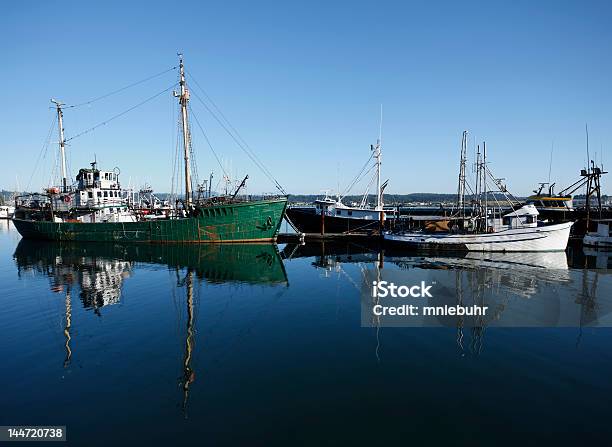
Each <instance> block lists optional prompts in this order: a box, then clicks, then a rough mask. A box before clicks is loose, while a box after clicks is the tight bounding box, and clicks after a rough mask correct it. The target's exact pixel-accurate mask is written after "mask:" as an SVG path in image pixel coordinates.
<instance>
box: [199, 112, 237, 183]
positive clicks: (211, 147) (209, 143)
mask: <svg viewBox="0 0 612 447" xmlns="http://www.w3.org/2000/svg"><path fill="white" fill-rule="evenodd" d="M189 112H190V113H191V116H193V119H194V120H195V122H196V124H197V125H198V127H199V128H200V130H201V131H202V135H204V139H205V140H206V143H207V144H208V147H210V150H211V151H212V153H213V155H214V156H215V159H216V160H217V163H218V164H219V167H220V168H221V170H222V171H223V174H224V175H225V176H226V177H227V178H229V175H228V173H227V172H225V169H224V168H223V164H222V163H221V160H220V159H219V156H218V155H217V153H216V152H215V149H214V148H213V146H212V144H211V142H210V140H209V139H208V136H207V135H206V132H205V131H204V127H202V125H201V124H200V120H198V117H197V116H196V114H195V113H193V110H192V109H191V106H189Z"/></svg>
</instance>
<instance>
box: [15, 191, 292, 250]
mask: <svg viewBox="0 0 612 447" xmlns="http://www.w3.org/2000/svg"><path fill="white" fill-rule="evenodd" d="M286 206H287V199H286V198H281V199H271V200H260V201H255V202H240V203H231V204H222V205H217V206H210V207H202V208H197V214H198V215H197V216H196V217H185V218H178V219H155V220H150V221H143V222H125V223H115V222H113V223H80V222H48V221H34V220H22V219H14V220H13V222H14V224H15V228H17V231H19V233H20V234H21V235H22V236H23V237H24V238H26V239H43V240H49V241H78V242H129V243H131V242H148V243H162V244H163V243H220V242H264V241H274V240H276V236H277V235H278V231H279V229H280V225H281V221H282V219H283V215H284V213H285V208H286Z"/></svg>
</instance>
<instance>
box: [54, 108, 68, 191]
mask: <svg viewBox="0 0 612 447" xmlns="http://www.w3.org/2000/svg"><path fill="white" fill-rule="evenodd" d="M51 102H52V103H53V104H55V108H56V110H57V125H58V127H59V148H60V158H61V164H62V166H61V168H62V192H66V190H67V178H66V139H65V138H64V114H63V112H62V106H63V105H64V104H63V103H61V102H59V101H57V100H55V99H51Z"/></svg>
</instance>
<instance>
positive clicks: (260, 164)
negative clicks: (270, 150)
mask: <svg viewBox="0 0 612 447" xmlns="http://www.w3.org/2000/svg"><path fill="white" fill-rule="evenodd" d="M189 78H190V79H192V80H193V81H194V83H195V84H196V85H197V86H198V87H199V88H200V90H201V91H202V93H204V95H205V96H206V98H207V99H208V100H209V101H210V103H211V104H212V105H213V107H214V108H215V109H216V110H217V111H218V112H219V114H220V115H221V116H222V117H223V119H224V120H225V121H226V123H227V126H226V125H225V124H224V123H223V121H222V120H221V119H219V117H218V116H217V115H216V114H215V113H214V112H213V111H212V110H211V109H210V107H208V105H207V104H206V102H204V100H203V99H202V98H201V97H200V96H199V95H198V94H197V93H196V92H195V91H193V90H192V91H191V93H193V94H194V96H195V97H196V99H197V100H198V101H200V102H201V103H202V105H203V106H204V107H205V108H206V110H208V112H209V113H210V114H211V115H212V117H213V118H214V119H215V120H216V121H217V122H218V123H219V125H220V126H221V127H222V128H223V130H225V132H227V134H228V135H229V136H230V137H231V138H232V139H233V140H234V142H235V143H236V144H237V145H238V147H239V148H240V149H242V150H243V152H244V153H245V154H246V155H247V156H248V157H249V158H250V159H251V161H252V162H253V163H254V164H255V166H257V167H258V168H259V169H260V170H261V171H262V172H263V173H264V175H265V176H266V177H267V178H268V180H270V181H271V182H272V183H273V184H274V186H275V187H276V189H278V190H279V191H280V192H281V193H283V194H285V195H286V194H287V192H286V191H285V190H284V188H283V187H282V186H281V185H280V183H279V182H278V181H277V180H276V178H274V176H273V175H272V173H271V172H270V170H269V169H268V168H267V167H266V166H265V165H264V163H263V162H262V161H261V160H259V158H258V157H257V155H256V154H255V152H254V151H253V150H252V149H251V148H250V146H249V145H248V143H247V142H246V141H245V140H244V138H242V137H241V136H240V134H239V133H238V131H237V130H236V129H235V128H234V126H232V124H231V123H230V122H229V120H228V119H227V118H226V117H225V115H223V112H221V110H220V109H219V107H217V105H216V104H215V103H214V101H213V100H212V99H210V96H209V95H208V94H207V93H206V91H205V90H204V89H203V88H202V86H201V85H200V84H199V83H198V81H197V80H196V79H194V77H193V76H191V75H189ZM228 127H229V128H231V129H232V131H233V133H232V131H230V129H228ZM234 134H235V135H234Z"/></svg>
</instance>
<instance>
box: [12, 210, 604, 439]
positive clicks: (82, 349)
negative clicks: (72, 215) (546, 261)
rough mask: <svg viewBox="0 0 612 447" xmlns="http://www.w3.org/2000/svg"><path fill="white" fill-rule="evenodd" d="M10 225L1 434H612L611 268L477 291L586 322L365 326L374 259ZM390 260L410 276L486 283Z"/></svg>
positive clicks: (500, 282)
mask: <svg viewBox="0 0 612 447" xmlns="http://www.w3.org/2000/svg"><path fill="white" fill-rule="evenodd" d="M0 227H1V232H0V283H1V284H2V288H3V290H2V294H1V295H0V305H1V309H2V310H1V312H0V351H1V358H2V367H1V368H0V383H2V388H1V389H2V392H1V398H0V425H11V424H20V425H25V424H28V425H29V424H33V425H66V426H67V434H68V441H69V444H70V445H87V446H91V445H176V444H186V443H192V442H198V443H200V444H208V445H338V444H366V443H368V444H369V443H373V442H389V443H392V444H403V445H407V444H415V445H441V444H444V445H470V446H473V445H517V444H518V443H520V445H536V444H539V445H569V444H576V443H580V444H581V445H582V444H584V443H587V442H599V443H600V444H601V445H607V444H608V443H609V439H610V436H611V435H612V425H611V424H610V420H611V419H610V418H611V416H612V411H611V410H610V405H609V401H610V398H611V397H612V382H611V379H610V377H612V349H611V346H612V330H611V329H609V328H606V327H600V326H604V325H606V324H608V323H607V322H608V321H609V315H608V313H607V307H606V306H607V302H606V301H605V298H606V295H608V294H609V293H610V290H611V289H610V282H611V280H610V276H609V275H608V274H607V272H606V271H605V270H596V269H590V270H581V269H577V268H569V269H567V271H563V269H560V270H561V271H563V272H562V274H561V276H562V278H561V279H559V277H557V276H554V275H553V277H547V276H546V275H544V276H542V273H541V271H539V273H533V274H529V272H530V270H529V267H524V268H520V269H518V270H517V271H520V274H515V273H513V272H514V270H512V269H510V270H505V268H502V269H497V270H495V271H496V272H497V273H491V274H490V275H489V274H485V275H484V276H475V278H481V280H482V284H484V285H486V287H487V290H489V293H492V294H497V295H495V296H504V297H506V298H507V301H504V302H508V303H515V304H513V305H508V309H514V308H516V306H518V305H519V304H520V303H537V302H541V301H546V300H547V299H548V298H553V295H554V296H555V297H556V296H557V295H559V296H565V295H567V296H573V295H575V297H574V298H571V299H572V300H573V302H574V305H575V306H577V308H579V309H580V312H579V313H578V314H577V315H578V316H579V318H577V320H576V321H575V324H574V325H573V327H572V326H570V327H563V328H502V327H495V325H494V324H492V325H491V327H488V326H487V327H484V328H468V327H465V328H463V329H461V330H459V329H458V328H457V327H428V328H414V327H413V328H386V327H371V328H366V327H362V325H361V324H362V322H361V317H362V315H361V313H362V310H361V303H362V300H363V296H362V295H363V294H362V290H361V286H362V281H363V278H364V272H368V271H370V272H371V271H372V269H373V268H376V269H379V268H380V265H379V263H380V255H379V254H378V253H377V252H372V250H370V249H363V250H359V249H355V247H352V248H351V249H347V248H343V247H340V248H338V247H334V248H333V249H331V250H330V249H329V248H325V247H320V246H315V247H309V246H307V247H301V248H300V247H290V246H287V247H284V246H281V247H278V249H277V247H275V246H267V245H263V246H248V247H241V246H237V247H234V248H226V247H220V248H219V247H192V248H181V247H178V248H177V247H121V246H117V247H108V246H95V245H93V246H92V245H82V246H58V245H54V244H43V243H33V244H26V243H23V242H22V243H20V238H19V235H18V234H17V233H16V232H15V231H14V229H13V228H12V227H11V226H10V224H8V223H7V222H0ZM277 250H278V251H277ZM382 258H383V261H384V266H383V269H384V271H391V272H393V271H406V272H409V273H408V274H410V275H415V276H414V277H415V278H417V277H420V276H419V275H423V274H424V273H427V274H429V273H431V272H435V273H436V275H446V274H448V275H451V276H452V277H456V274H457V272H460V273H461V274H464V273H465V275H468V276H469V275H472V276H469V278H472V277H474V276H473V275H481V274H482V272H485V271H488V270H487V268H488V267H485V266H482V265H480V267H479V266H478V264H477V265H476V267H475V266H474V265H465V264H462V263H461V262H459V261H457V262H454V261H452V260H451V261H448V260H447V261H448V262H446V261H444V260H440V259H423V257H415V256H412V255H409V254H401V253H399V254H397V253H395V254H393V253H391V254H385V255H383V256H382ZM606 259H607V258H606ZM596 261H597V262H600V264H601V262H602V261H601V259H599V260H596V259H595V258H594V259H591V260H589V259H588V258H587V257H584V256H583V257H582V258H580V260H579V261H578V264H579V265H581V264H580V263H582V262H587V264H588V263H590V264H588V265H590V266H591V267H596V265H595V264H594V263H596ZM445 262H446V264H448V263H449V262H450V264H452V265H453V268H452V269H450V270H448V269H447V268H445V267H444V264H445ZM603 262H605V260H604V261H603ZM570 265H572V263H571V262H570ZM432 266H433V267H432ZM525 272H527V273H525ZM453 275H454V276H453ZM451 276H449V278H450V277H451ZM440 278H444V276H441V277H440ZM466 278H467V279H469V278H468V277H467V276H466ZM529 279H530V280H531V281H530V282H528V283H526V282H525V281H528V280H529ZM517 281H518V282H517ZM449 287H450V282H449ZM468 289H469V287H467V288H466V293H468V292H469V290H472V289H469V290H468ZM470 293H471V292H470ZM468 294H469V293H468ZM564 294H565V295H564ZM517 303H518V304H517ZM565 304H567V303H565ZM513 306H514V307H513ZM500 315H502V316H503V315H507V314H504V313H503V312H501V314H500ZM503 318H506V317H505V316H503Z"/></svg>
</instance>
